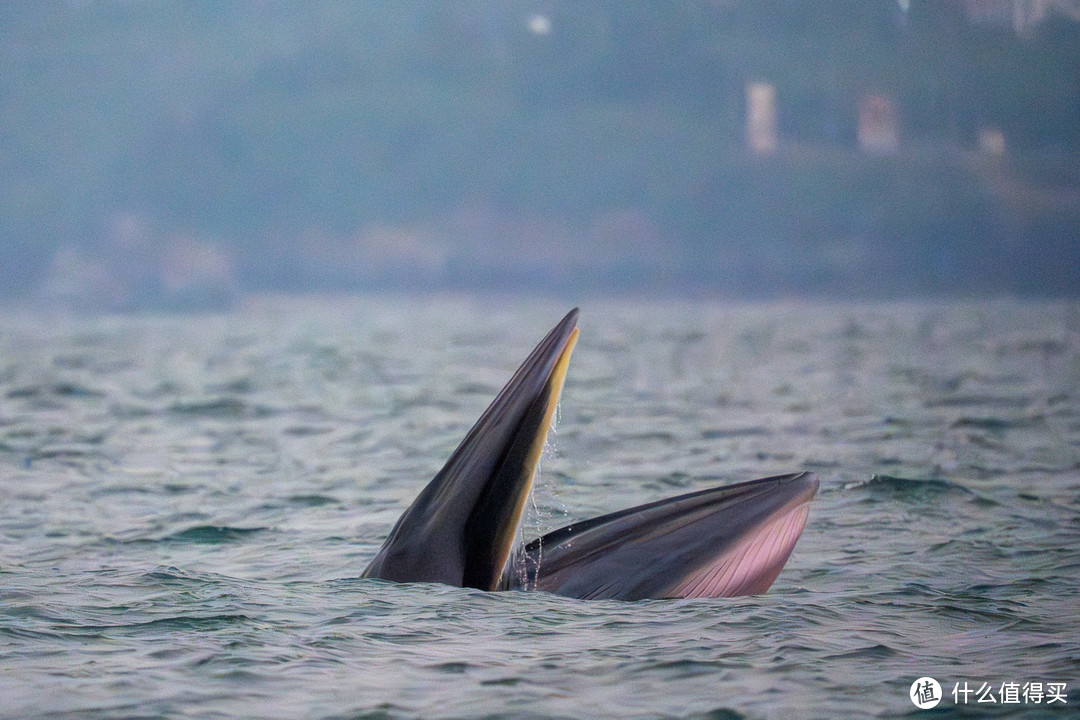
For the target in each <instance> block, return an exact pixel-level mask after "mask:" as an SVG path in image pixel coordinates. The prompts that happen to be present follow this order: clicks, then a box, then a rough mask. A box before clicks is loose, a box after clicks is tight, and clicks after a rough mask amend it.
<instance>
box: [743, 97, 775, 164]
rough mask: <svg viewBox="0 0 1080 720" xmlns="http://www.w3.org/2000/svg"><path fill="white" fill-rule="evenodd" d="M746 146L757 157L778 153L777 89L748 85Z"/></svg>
mask: <svg viewBox="0 0 1080 720" xmlns="http://www.w3.org/2000/svg"><path fill="white" fill-rule="evenodd" d="M746 146H747V147H748V148H750V151H751V152H753V153H755V154H757V155H772V154H773V153H775V152H776V147H777V140H776V87H775V86H774V85H772V83H767V82H749V83H746Z"/></svg>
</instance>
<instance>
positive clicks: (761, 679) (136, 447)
mask: <svg viewBox="0 0 1080 720" xmlns="http://www.w3.org/2000/svg"><path fill="white" fill-rule="evenodd" d="M570 306H571V303H569V302H567V303H565V304H563V303H557V302H554V301H552V300H550V299H543V300H528V299H521V298H515V299H504V298H497V297H496V298H467V297H431V298H428V299H411V300H404V299H394V298H356V297H336V298H301V299H296V298H293V299H290V298H256V299H251V300H247V301H245V302H244V304H243V305H242V306H241V307H239V308H237V309H236V310H234V311H232V312H228V313H224V314H207V315H173V316H168V315H156V316H155V315H125V316H107V317H92V318H88V317H76V316H66V315H58V314H48V313H42V312H32V311H14V310H9V311H7V312H4V313H2V314H0V717H2V718H21V719H31V718H265V719H276V718H281V719H282V720H285V719H289V720H292V719H295V718H320V719H327V720H329V719H335V720H336V719H341V720H346V719H350V718H417V717H423V718H654V717H655V718H659V717H672V718H715V719H732V718H801V717H821V718H865V717H880V718H887V717H897V716H912V717H917V716H921V715H922V714H923V712H924V711H922V710H919V709H918V708H917V707H916V706H915V705H914V704H913V702H912V700H911V699H910V697H909V690H910V688H911V686H912V683H913V682H914V681H915V680H916V679H918V678H921V677H925V676H928V677H932V678H934V679H936V680H937V681H938V682H939V684H940V686H941V695H942V696H943V698H942V699H941V702H940V705H939V706H938V708H937V709H936V710H934V711H931V712H930V713H927V716H934V717H984V716H987V715H991V716H1006V715H1016V716H1019V717H1047V718H1066V717H1077V709H1078V708H1080V622H1078V620H1080V304H1077V303H1066V302H1020V301H1009V300H1002V301H987V302H977V303H976V302H970V303H966V302H949V303H922V304H919V303H912V304H902V303H894V304H889V303H881V304H867V305H854V304H842V303H833V304H831V303H798V302H776V303H764V304H724V303H711V302H690V301H687V302H674V301H672V302H660V301H628V300H595V301H586V302H583V303H582V316H581V321H580V325H579V327H580V328H581V337H580V341H579V342H578V346H577V349H576V351H575V353H574V357H573V359H572V361H571V364H570V372H569V376H568V380H567V382H566V387H565V391H564V393H563V398H562V402H561V405H560V409H559V413H558V418H557V425H556V427H555V429H554V431H553V432H552V433H551V435H550V437H549V441H548V447H547V448H546V450H545V454H544V457H543V459H542V462H541V468H540V475H539V478H538V481H537V489H536V492H535V493H534V499H533V501H532V502H531V503H530V506H529V508H528V511H527V518H526V522H525V529H524V535H525V536H526V537H527V538H531V537H533V536H534V535H536V534H538V533H541V532H544V531H547V530H551V529H554V528H555V527H559V526H561V525H563V524H566V523H568V522H571V521H574V520H578V519H581V518H586V517H591V516H593V515H596V514H600V513H603V512H605V511H610V510H616V509H621V508H624V507H628V506H630V505H633V504H637V503H643V502H647V501H650V500H656V499H660V498H664V497H667V496H672V495H676V494H679V493H683V492H687V491H690V490H695V489H700V488H705V487H710V486H714V485H719V484H724V483H728V482H735V481H739V480H748V479H751V478H755V477H762V476H766V475H772V474H779V473H788V472H795V471H800V470H813V471H815V472H817V473H818V474H819V475H820V477H821V490H820V492H819V494H818V497H817V498H816V499H815V500H814V502H813V504H812V505H811V510H810V518H809V522H808V523H807V526H806V529H805V531H804V533H803V536H802V539H801V540H800V541H799V543H798V545H797V546H796V548H795V551H794V553H793V555H792V557H791V560H790V561H789V563H788V565H787V567H786V569H785V570H784V572H782V573H781V575H780V577H779V579H778V580H777V582H776V584H775V585H774V586H773V587H772V589H771V590H770V591H769V592H768V593H767V594H766V595H763V596H757V597H743V598H730V599H711V600H686V601H681V600H669V601H644V602H618V601H597V602H588V601H579V600H569V599H564V598H560V597H555V596H550V595H545V594H543V593H535V592H531V593H530V592H511V593H483V592H478V591H473V590H463V589H458V588H450V587H443V586H438V585H396V584H391V583H385V582H381V581H375V580H366V579H361V578H360V573H361V571H362V570H363V568H364V567H365V565H366V564H367V562H368V560H369V559H370V558H371V557H372V556H373V554H374V552H375V550H376V548H377V547H378V546H379V545H380V544H381V542H382V540H383V538H384V536H385V535H386V533H387V532H388V531H389V529H390V527H391V525H392V524H393V522H394V521H395V520H396V518H397V517H398V515H399V514H400V513H401V511H402V510H403V509H404V508H405V506H406V505H407V504H408V503H409V502H410V501H411V500H412V498H413V497H414V496H415V495H416V493H417V492H418V491H419V490H420V488H421V487H422V486H423V485H424V484H425V483H426V482H427V481H428V480H429V479H430V478H431V477H432V476H433V475H434V474H435V472H436V471H437V470H438V469H439V467H440V466H441V464H442V462H443V461H444V460H445V458H446V457H447V455H448V454H449V453H450V452H451V451H452V450H453V448H454V447H455V446H456V444H457V442H458V441H459V440H460V439H461V438H462V436H463V435H464V433H465V432H466V430H468V428H469V427H470V426H471V424H472V423H473V421H474V420H475V419H476V418H477V417H478V416H479V414H480V412H481V411H482V410H483V409H484V408H485V407H486V405H487V403H488V402H489V401H490V400H491V399H492V398H493V397H494V395H495V393H496V392H497V391H498V390H499V388H500V387H501V386H502V384H503V383H504V382H505V381H506V380H507V379H508V378H509V377H510V375H511V373H512V372H513V371H514V369H515V368H516V367H517V365H518V363H519V362H521V361H522V360H523V359H524V357H525V356H526V355H527V353H528V352H529V350H531V349H532V347H533V345H534V344H535V343H536V342H538V341H539V340H540V338H541V337H543V335H544V334H545V333H546V332H547V331H548V330H549V329H550V328H551V327H552V326H553V325H554V324H555V323H556V322H557V321H558V320H559V319H560V318H561V317H562V315H563V314H564V313H565V312H566V311H567V310H568V309H569V308H570ZM1062 684H1064V686H1062ZM965 691H966V692H965ZM1014 698H1015V702H1014V701H1013V700H1014ZM979 700H981V702H979ZM990 700H993V702H990Z"/></svg>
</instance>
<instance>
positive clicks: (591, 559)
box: [363, 308, 818, 600]
mask: <svg viewBox="0 0 1080 720" xmlns="http://www.w3.org/2000/svg"><path fill="white" fill-rule="evenodd" d="M578 318H579V310H578V309H577V308H575V309H573V310H571V311H570V312H569V313H567V314H566V316H565V317H563V319H562V320H561V321H560V322H559V323H558V324H557V325H556V326H555V327H554V328H553V329H552V330H551V331H550V332H549V333H548V334H547V335H546V336H545V337H544V339H543V340H541V341H540V343H539V344H538V345H537V346H536V348H535V349H533V351H532V352H531V353H530V354H529V356H528V357H527V358H526V359H525V361H524V362H523V363H522V364H521V366H520V367H519V368H518V369H517V371H516V372H515V373H514V374H513V376H512V377H511V378H510V380H509V382H507V383H506V385H505V386H504V387H503V389H502V390H501V391H500V392H499V393H498V395H496V397H495V399H494V400H493V401H492V402H491V404H490V405H489V406H488V407H487V409H486V410H485V411H484V412H483V414H482V415H481V416H480V418H479V419H478V420H477V421H476V423H475V424H474V425H473V426H472V428H471V429H470V430H469V432H468V433H467V434H466V435H465V437H464V439H463V440H462V441H461V442H460V443H459V444H458V446H457V448H456V449H455V450H454V451H453V452H452V453H451V454H450V457H449V458H448V459H447V461H446V463H445V465H443V467H442V469H441V470H439V472H438V473H437V474H436V475H435V477H434V478H432V480H431V481H430V482H429V483H428V484H427V485H426V486H425V487H424V488H423V489H422V490H421V491H420V493H419V494H418V495H417V496H416V498H415V499H414V500H413V502H412V503H411V504H410V505H409V506H408V507H407V508H406V509H405V511H404V512H403V513H402V515H401V516H400V517H399V518H398V520H397V522H396V523H395V524H394V526H393V528H392V529H391V530H390V533H389V535H388V536H387V537H386V539H385V541H384V542H383V544H382V546H381V547H380V548H379V550H378V551H377V552H376V554H375V556H374V558H373V559H372V560H371V562H370V563H369V564H368V566H367V568H366V569H365V570H364V571H363V577H368V578H375V579H381V580H387V581H395V582H403V583H442V584H445V585H452V586H456V587H463V588H475V589H479V590H488V591H500V590H503V591H505V590H531V591H541V592H547V593H552V594H555V595H562V596H566V597H570V598H576V599H582V600H592V599H596V600H599V599H613V600H647V599H673V598H714V597H735V596H740V595H757V594H761V593H764V592H765V591H766V590H768V588H769V587H770V586H771V585H772V583H773V582H774V581H775V580H776V578H777V576H778V575H779V574H780V571H781V570H782V569H783V567H784V565H785V563H786V562H787V560H788V558H789V557H790V555H791V552H792V550H793V549H794V547H795V543H796V541H797V540H798V539H799V537H800V535H801V534H802V531H803V529H804V527H805V525H806V521H807V517H808V513H809V506H810V502H811V500H812V499H813V497H814V495H815V493H816V492H817V489H818V477H817V476H816V475H815V474H814V473H812V472H797V473H791V474H787V475H777V476H772V477H765V478H758V479H752V480H746V481H742V482H736V483H732V484H728V485H721V486H718V487H713V488H708V489H704V490H699V491H695V492H690V493H686V494H682V495H678V496H676V497H671V498H667V499H663V500H658V501H655V502H651V503H647V504H645V505H638V506H635V507H630V508H627V509H624V510H619V511H616V512H612V513H608V514H605V515H601V516H600V517H596V518H593V519H589V520H583V521H580V522H575V523H571V524H569V525H567V526H565V527H562V528H559V529H557V530H554V531H552V532H549V533H546V534H544V535H542V536H541V537H538V538H535V539H533V540H531V541H529V542H527V543H523V542H520V541H519V538H520V536H521V532H520V528H521V522H522V516H523V513H524V508H525V506H526V502H527V499H528V497H529V495H530V493H531V492H532V488H533V483H534V478H535V476H536V472H537V466H538V464H539V461H540V456H541V453H542V452H543V448H544V444H545V442H546V441H547V435H548V431H549V429H550V427H551V425H552V418H553V416H554V413H555V408H556V406H557V405H558V403H559V399H560V396H561V394H562V389H563V385H564V383H565V380H566V374H567V370H568V367H569V363H570V356H571V354H572V352H573V350H574V346H575V345H576V343H577V339H578V327H577V322H578Z"/></svg>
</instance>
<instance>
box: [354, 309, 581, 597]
mask: <svg viewBox="0 0 1080 720" xmlns="http://www.w3.org/2000/svg"><path fill="white" fill-rule="evenodd" d="M577 318H578V310H577V309H576V308H575V309H574V310H571V311H570V312H569V313H568V314H567V315H566V317H564V318H563V319H562V321H561V322H560V323H559V324H558V325H556V326H555V328H554V329H553V330H552V331H551V332H550V333H548V335H547V336H546V337H545V338H544V339H543V340H542V341H541V342H540V344H539V345H537V346H536V348H535V349H534V350H533V351H532V353H531V354H530V355H529V357H528V358H527V359H526V360H525V362H524V363H522V365H521V367H520V368H518V370H517V372H516V373H515V374H514V376H513V377H512V378H511V379H510V382H508V383H507V384H506V386H505V387H504V388H503V389H502V391H501V392H500V393H499V394H498V396H497V397H496V398H495V400H494V401H492V403H491V405H490V406H488V408H487V410H485V411H484V414H483V415H481V416H480V419H479V420H477V421H476V424H475V425H473V427H472V429H471V430H470V431H469V433H468V434H467V435H466V436H465V439H464V440H462V441H461V444H460V445H458V447H457V449H456V450H455V451H454V452H453V454H452V455H451V456H450V459H449V460H448V461H447V462H446V465H444V466H443V468H442V470H440V471H439V473H438V474H437V475H436V476H435V478H434V479H432V481H431V482H430V483H428V485H427V487H425V488H424V489H423V491H422V492H421V493H420V495H419V496H418V497H417V498H416V500H414V501H413V503H412V505H410V506H409V508H408V509H407V510H406V511H405V513H404V514H403V515H402V516H401V518H399V519H398V521H397V524H396V525H395V526H394V528H393V530H392V531H391V533H390V536H389V537H388V538H387V539H386V542H384V543H383V546H382V547H381V548H380V549H379V552H378V553H377V554H376V556H375V558H374V560H372V562H371V564H370V565H369V566H368V567H367V569H366V570H365V571H364V576H365V577H376V578H383V579H386V580H397V581H401V582H441V583H445V584H448V585H456V586H460V587H474V588H479V589H483V590H494V589H496V587H497V585H498V584H499V581H500V579H501V576H502V572H503V568H504V567H505V566H506V564H507V558H508V557H509V555H510V548H511V546H512V545H513V543H514V541H515V539H516V537H517V530H518V526H519V524H520V521H521V515H522V512H523V510H524V507H525V501H526V499H527V498H528V495H529V492H530V491H531V490H532V481H533V475H534V473H535V471H536V465H537V463H538V462H539V460H540V454H541V451H542V450H543V447H544V442H545V440H546V438H547V432H548V428H550V426H551V419H552V415H553V413H554V411H555V406H556V404H557V403H558V400H559V395H560V394H561V392H562V387H563V382H564V380H565V378H566V370H567V366H568V365H569V362H570V354H571V353H572V351H573V349H574V345H575V343H576V342H577V336H578V330H577Z"/></svg>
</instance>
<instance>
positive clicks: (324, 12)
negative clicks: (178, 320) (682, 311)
mask: <svg viewBox="0 0 1080 720" xmlns="http://www.w3.org/2000/svg"><path fill="white" fill-rule="evenodd" d="M1029 4H1030V3H1029ZM1014 5H1015V3H1008V2H1005V3H1003V2H1000V1H996V0H995V1H993V2H984V3H980V2H977V1H974V0H969V1H967V2H960V1H959V0H956V1H953V0H923V1H922V2H920V1H918V0H912V1H911V2H910V3H908V2H900V3H898V2H895V0H888V1H886V0H881V1H868V0H858V1H855V0H840V1H833V2H827V3H806V2H796V1H795V0H788V1H786V2H779V1H778V0H761V1H759V2H747V1H736V0H712V1H708V0H699V1H697V2H693V1H690V0H688V1H687V2H680V3H655V2H647V1H644V0H642V1H635V0H546V1H544V2H540V1H538V2H528V1H514V0H459V1H457V2H439V1H438V0H432V1H423V0H418V1H415V2H393V3H390V2H370V3H368V2H351V1H346V0H341V1H330V0H325V1H320V2H315V3H291V2H277V1H274V0H263V1H257V0H252V1H251V2H230V1H228V0H220V1H215V2H170V3H156V2H127V1H121V0H116V1H113V2H106V1H98V2H74V1H72V2H42V3H37V2H34V3H21V2H16V3H5V4H3V5H2V6H0V135H2V137H3V138H4V140H3V144H2V146H0V147H2V149H0V287H2V288H3V289H2V290H0V295H3V296H6V297H8V298H14V299H19V298H25V297H28V296H31V295H32V296H33V297H44V298H51V299H54V300H60V301H64V302H73V303H90V304H93V305H100V306H104V307H127V306H138V305H142V304H147V303H149V304H154V303H155V302H165V303H180V304H184V305H188V304H193V305H195V306H200V305H207V306H215V305H219V304H222V303H226V302H228V300H229V298H231V297H233V296H234V295H235V294H236V293H239V292H244V291H261V290H286V291H294V290H327V289H343V288H344V289H379V288H386V287H394V288H404V289H409V288H439V287H486V288H490V287H528V288H537V289H542V288H546V287H556V288H573V289H580V290H595V291H604V290H619V291H627V290H629V291H633V290H649V291H655V290H666V289H678V290H687V289H689V290H691V291H701V292H707V293H720V294H731V295H749V296H762V295H775V294H793V293H794V294H807V293H810V294H827V295H845V296H846V295H850V294H856V295H863V296H867V295H876V294H888V295H910V294H920V293H949V294H955V293H960V294H978V293H1034V294H1071V295H1075V294H1077V293H1080V273H1078V272H1077V270H1076V269H1077V268H1078V267H1080V24H1078V23H1077V22H1076V21H1075V20H1074V19H1072V18H1071V17H1070V15H1075V13H1073V12H1071V8H1072V5H1075V3H1071V4H1070V3H1068V2H1066V3H1061V4H1060V5H1061V7H1060V8H1059V9H1056V8H1057V6H1056V5H1055V4H1054V3H1046V2H1043V3H1039V4H1038V7H1040V8H1042V10H1043V14H1042V15H1040V16H1039V17H1038V18H1035V20H1037V22H1035V21H1032V22H1031V23H1025V24H1024V25H1023V26H1022V27H1019V26H1017V25H1016V24H1010V23H1009V22H1007V21H1006V22H998V20H1000V19H1001V18H1005V19H1006V20H1008V18H1010V17H1015V16H1010V15H1009V12H1010V8H1012V7H1013V6H1014ZM748 83H766V84H768V85H769V86H771V87H772V88H773V89H774V90H775V148H774V149H768V150H767V151H764V152H754V151H753V150H752V149H748V146H747V86H748ZM867 98H870V99H871V100H875V101H877V102H879V104H880V105H881V107H883V108H885V110H884V112H885V115H886V120H887V121H888V122H889V123H890V127H891V128H892V129H891V130H890V132H892V133H893V134H894V135H895V138H893V135H889V136H888V138H890V139H889V141H888V142H886V143H885V144H884V145H882V146H881V147H879V148H877V150H875V149H874V148H873V147H870V146H868V145H866V144H865V143H864V142H863V141H862V140H861V135H860V133H861V129H860V127H861V126H860V110H859V108H860V107H863V106H865V104H866V102H867ZM877 99H880V100H877ZM860 103H862V105H861V104H860Z"/></svg>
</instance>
